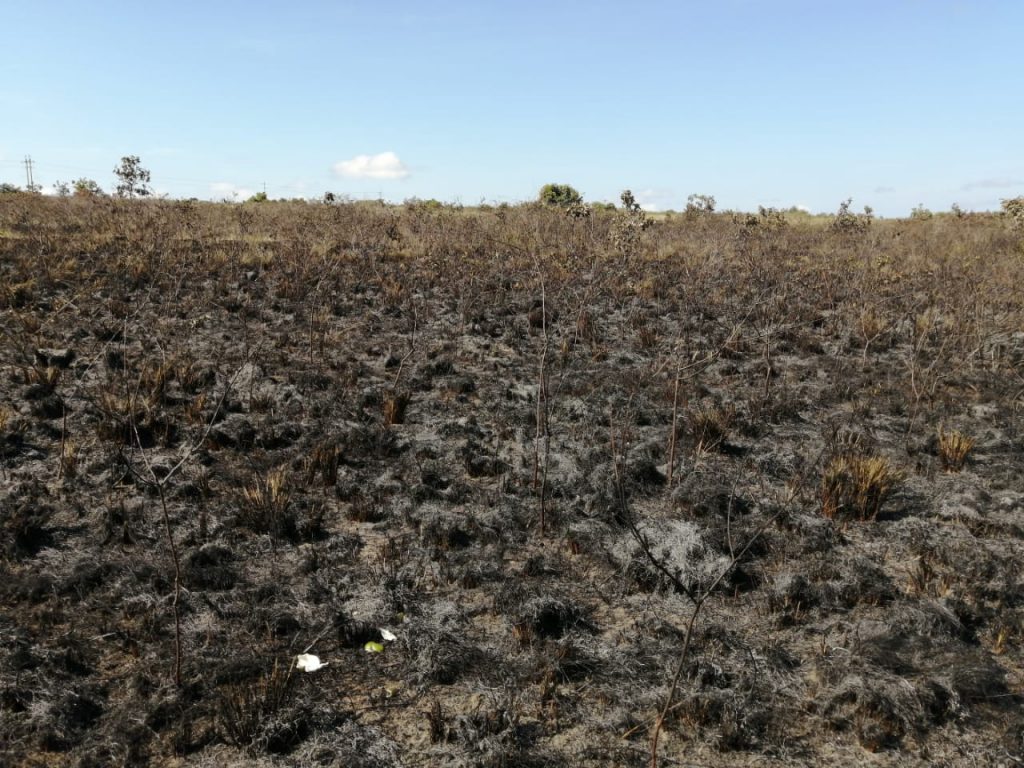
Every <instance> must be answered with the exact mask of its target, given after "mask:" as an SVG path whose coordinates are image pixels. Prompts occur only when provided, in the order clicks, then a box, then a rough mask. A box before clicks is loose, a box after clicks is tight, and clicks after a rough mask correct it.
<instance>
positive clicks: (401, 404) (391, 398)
mask: <svg viewBox="0 0 1024 768" xmlns="http://www.w3.org/2000/svg"><path fill="white" fill-rule="evenodd" d="M409 400H410V397H409V395H408V394H407V393H405V392H397V393H394V394H391V395H388V396H387V397H386V398H385V399H384V406H383V412H384V423H385V424H387V425H388V426H389V427H390V426H393V425H395V424H404V423H405V409H406V408H408V407H409Z"/></svg>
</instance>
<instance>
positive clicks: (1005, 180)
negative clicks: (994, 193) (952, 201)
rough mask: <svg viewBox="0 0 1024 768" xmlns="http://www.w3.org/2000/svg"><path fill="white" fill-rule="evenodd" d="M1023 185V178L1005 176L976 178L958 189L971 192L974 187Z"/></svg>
mask: <svg viewBox="0 0 1024 768" xmlns="http://www.w3.org/2000/svg"><path fill="white" fill-rule="evenodd" d="M1021 186H1024V180H1021V179H1013V178H1009V177H1006V176H1003V177H1000V178H995V179H978V180H977V181H969V182H967V183H966V184H964V185H963V186H962V187H960V189H961V190H962V191H964V192H973V191H974V190H976V189H1009V188H1010V187H1021Z"/></svg>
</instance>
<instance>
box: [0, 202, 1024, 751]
mask: <svg viewBox="0 0 1024 768" xmlns="http://www.w3.org/2000/svg"><path fill="white" fill-rule="evenodd" d="M1022 242H1024V240H1022V235H1021V233H1020V231H1019V230H1017V229H1014V227H1013V226H1012V223H1011V222H1009V221H1007V220H1006V219H1004V218H1001V217H999V216H996V215H963V216H953V215H948V216H946V215H943V216H936V217H933V218H930V219H927V220H903V221H877V220H876V221H872V220H870V219H869V218H867V217H865V216H857V215H852V214H849V213H848V212H845V211H844V212H842V213H841V215H837V216H836V217H835V218H832V219H826V220H821V219H814V220H812V219H803V220H788V219H786V218H785V217H784V216H782V215H781V214H776V213H775V212H772V211H764V212H762V213H761V214H759V215H752V216H747V215H730V214H708V213H701V212H691V214H689V215H676V216H673V217H670V218H667V219H664V220H659V221H657V222H651V221H649V220H648V219H647V218H646V216H645V215H644V214H643V213H642V212H640V211H638V210H631V209H628V208H623V207H620V208H619V209H618V210H615V211H609V210H599V211H589V210H586V209H583V208H580V207H576V208H574V209H573V210H571V211H570V215H567V214H566V213H565V212H563V211H561V210H558V209H550V208H543V207H540V206H537V205H523V206H515V207H500V208H478V209H472V210H470V209H466V210H462V209H457V208H453V207H448V206H438V205H434V204H428V203H416V202H411V203H407V204H405V205H403V206H384V205H380V204H364V203H343V204H332V205H327V204H312V203H310V204H302V203H262V204H254V203H247V204H244V205H228V204H204V203H195V202H169V201H165V202H136V203H132V202H127V201H115V200H110V199H104V198H98V199H77V198H72V199H66V200H58V199H53V200H48V199H44V198H41V197H38V196H30V195H21V194H11V195H5V196H3V197H0V329H2V330H0V332H2V336H0V604H2V606H3V610H2V611H0V762H3V764H5V765H11V766H49V765H54V766H56V765H76V766H111V765H141V764H146V763H150V764H156V765H177V764H180V765H185V764H188V765H208V766H221V765H264V766H271V765H281V766H285V765H294V766H307V765H324V766H328V765H344V766H362V767H364V768H370V767H371V766H381V767H382V768H384V767H387V766H428V765H449V766H557V765H577V766H595V767H596V766H611V765H620V766H646V765H649V764H651V760H652V751H654V752H656V754H657V764H658V765H663V766H673V765H685V766H693V765H708V766H725V765H779V766H782V765H820V764H843V765H897V764H898V765H922V766H923V765H970V766H985V765H992V766H995V765H1012V764H1018V763H1019V762H1020V761H1021V760H1022V759H1024V710H1022V709H1021V704H1022V703H1024V702H1022V695H1024V691H1022V683H1024V679H1022V674H1024V667H1022V661H1024V656H1022V654H1024V583H1022V573H1021V568H1022V565H1024V548H1022V544H1024V413H1022V410H1024V292H1022V291H1021V285H1022V284H1024V246H1022ZM381 630H385V632H384V634H382V631H381ZM389 633H390V634H389ZM392 635H393V637H394V639H393V640H388V639H387V637H389V636H392ZM368 644H369V645H368ZM303 652H309V653H313V654H316V655H318V656H319V657H320V659H321V660H322V661H323V662H327V666H325V667H322V668H321V669H319V670H317V671H315V672H310V673H306V672H302V671H299V670H296V669H294V659H295V657H296V655H297V654H301V653H303Z"/></svg>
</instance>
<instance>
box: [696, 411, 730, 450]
mask: <svg viewBox="0 0 1024 768" xmlns="http://www.w3.org/2000/svg"><path fill="white" fill-rule="evenodd" d="M735 419H736V410H735V408H733V407H732V406H731V405H729V406H724V405H710V406H701V407H699V408H697V409H696V410H694V411H692V412H691V413H690V414H689V416H688V418H687V421H688V422H689V423H688V427H689V430H690V434H691V435H693V439H694V442H695V443H696V450H697V453H712V452H714V451H718V450H721V448H722V446H723V445H724V443H725V441H726V439H727V438H728V437H729V434H730V433H731V432H732V425H733V422H734V421H735Z"/></svg>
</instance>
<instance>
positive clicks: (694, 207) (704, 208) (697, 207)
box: [686, 195, 716, 216]
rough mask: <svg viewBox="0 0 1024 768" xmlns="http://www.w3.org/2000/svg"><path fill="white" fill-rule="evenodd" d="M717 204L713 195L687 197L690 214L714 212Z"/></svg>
mask: <svg viewBox="0 0 1024 768" xmlns="http://www.w3.org/2000/svg"><path fill="white" fill-rule="evenodd" d="M715 204H716V203H715V198H714V196H713V195H690V196H689V197H687V198H686V213H687V214H689V215H690V216H695V215H698V214H702V213H714V212H715Z"/></svg>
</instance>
